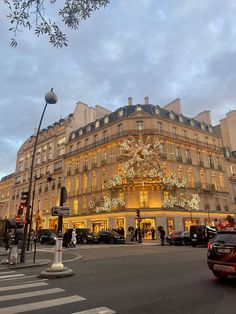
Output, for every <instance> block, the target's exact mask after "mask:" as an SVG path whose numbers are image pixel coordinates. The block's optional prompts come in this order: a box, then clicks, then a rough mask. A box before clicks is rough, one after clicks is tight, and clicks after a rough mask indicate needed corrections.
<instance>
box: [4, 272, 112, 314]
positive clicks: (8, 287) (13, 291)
mask: <svg viewBox="0 0 236 314" xmlns="http://www.w3.org/2000/svg"><path fill="white" fill-rule="evenodd" d="M37 298H39V300H37ZM86 300H87V299H86V298H85V297H82V296H79V295H68V293H67V291H66V290H65V289H62V288H60V287H50V281H49V280H48V279H39V278H38V277H37V275H30V276H28V275H25V274H24V273H21V272H18V271H17V270H8V269H2V270H1V269H0V314H15V313H27V312H31V311H34V313H35V314H36V313H44V310H47V309H50V308H58V313H61V311H60V306H63V314H67V313H68V314H113V313H116V312H115V311H113V310H111V309H109V308H107V307H104V306H102V307H96V308H92V309H90V308H88V309H87V310H83V311H79V312H74V311H71V310H70V307H69V305H70V304H72V303H75V304H76V309H79V307H80V304H81V302H82V301H86ZM65 306H67V307H68V311H67V310H65Z"/></svg>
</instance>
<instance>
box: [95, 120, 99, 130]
mask: <svg viewBox="0 0 236 314" xmlns="http://www.w3.org/2000/svg"><path fill="white" fill-rule="evenodd" d="M99 126H100V122H99V121H96V122H95V128H96V129H97V128H98V127H99Z"/></svg>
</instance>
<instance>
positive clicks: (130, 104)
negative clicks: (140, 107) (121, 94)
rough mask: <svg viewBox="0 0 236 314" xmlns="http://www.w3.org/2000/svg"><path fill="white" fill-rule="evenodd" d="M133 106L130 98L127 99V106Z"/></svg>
mask: <svg viewBox="0 0 236 314" xmlns="http://www.w3.org/2000/svg"><path fill="white" fill-rule="evenodd" d="M132 105H133V99H132V97H129V98H128V106H132Z"/></svg>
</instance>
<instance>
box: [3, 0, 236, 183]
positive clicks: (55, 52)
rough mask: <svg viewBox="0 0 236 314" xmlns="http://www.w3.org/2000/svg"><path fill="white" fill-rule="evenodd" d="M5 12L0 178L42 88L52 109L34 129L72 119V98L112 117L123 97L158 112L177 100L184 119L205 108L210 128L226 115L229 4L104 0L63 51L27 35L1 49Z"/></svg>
mask: <svg viewBox="0 0 236 314" xmlns="http://www.w3.org/2000/svg"><path fill="white" fill-rule="evenodd" d="M60 2H62V0H60ZM60 2H59V3H60ZM5 14H7V11H6V10H5V8H4V5H3V1H1V4H0V20H1V24H0V25H1V26H0V90H1V96H0V147H1V151H0V178H1V177H2V176H5V175H7V174H9V173H11V172H14V170H15V160H16V153H17V150H18V149H19V147H20V145H21V143H22V142H23V141H24V140H25V139H26V138H28V137H29V136H30V135H31V134H32V133H33V131H34V128H35V127H37V125H38V123H39V118H40V116H41V113H42V110H43V106H44V95H45V93H46V92H47V91H48V90H50V89H51V87H53V88H54V90H55V92H56V93H57V94H58V97H59V102H58V103H57V104H56V105H51V106H49V107H48V109H47V111H46V114H45V118H44V122H43V126H42V127H46V126H47V125H49V124H51V123H53V122H55V121H57V120H59V119H60V117H61V116H62V117H65V116H67V115H68V114H70V113H72V112H73V111H74V107H75V104H76V102H77V101H82V102H85V103H87V104H88V105H91V106H95V105H96V104H100V105H103V106H105V107H107V108H109V109H110V110H115V109H116V108H118V107H120V106H123V105H125V104H126V103H127V98H128V97H129V96H132V97H133V101H134V103H143V98H144V96H149V98H150V102H151V103H153V104H159V105H161V106H164V105H165V104H167V103H168V102H170V101H171V100H174V99H175V98H176V97H180V98H181V102H182V111H183V114H184V115H186V116H195V115H196V114H197V113H199V112H200V111H202V110H206V109H207V110H211V113H212V124H213V125H215V124H217V123H218V121H219V119H221V118H223V117H224V116H225V113H226V112H228V111H229V110H231V109H235V104H236V89H235V86H236V67H235V65H236V64H235V63H236V19H235V16H236V1H235V0H225V1H224V0H111V4H110V5H109V6H108V7H107V8H106V9H105V10H104V9H102V10H99V11H96V12H95V13H94V14H93V15H92V17H91V18H89V19H88V20H86V21H84V22H83V23H82V24H81V26H80V28H79V30H78V31H68V32H67V34H68V40H69V46H68V47H67V48H63V49H55V48H53V47H52V46H51V45H50V44H49V43H48V39H47V37H45V38H44V37H40V38H37V37H35V36H34V35H33V33H30V32H28V31H24V32H21V33H20V34H19V35H18V37H17V40H18V46H17V48H11V47H10V46H9V43H10V39H11V37H12V34H11V33H9V31H8V28H9V21H8V20H7V18H6V17H5Z"/></svg>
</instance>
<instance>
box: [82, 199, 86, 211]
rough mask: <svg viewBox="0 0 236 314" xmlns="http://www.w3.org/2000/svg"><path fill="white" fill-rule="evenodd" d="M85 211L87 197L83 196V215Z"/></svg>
mask: <svg viewBox="0 0 236 314" xmlns="http://www.w3.org/2000/svg"><path fill="white" fill-rule="evenodd" d="M86 209H87V197H86V196H83V197H82V212H83V213H85V212H86Z"/></svg>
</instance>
